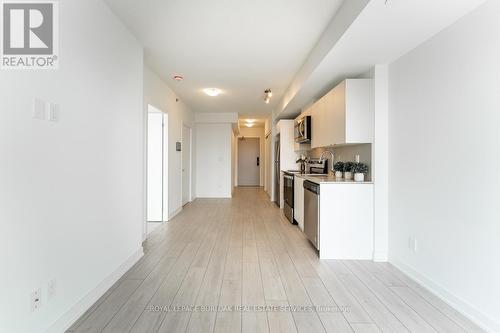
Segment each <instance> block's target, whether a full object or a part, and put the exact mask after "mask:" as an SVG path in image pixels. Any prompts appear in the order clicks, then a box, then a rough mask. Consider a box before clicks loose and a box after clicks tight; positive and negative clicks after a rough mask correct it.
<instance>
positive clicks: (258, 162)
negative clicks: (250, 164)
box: [257, 157, 260, 166]
mask: <svg viewBox="0 0 500 333" xmlns="http://www.w3.org/2000/svg"><path fill="white" fill-rule="evenodd" d="M259 165H260V158H259V157H257V166H259Z"/></svg>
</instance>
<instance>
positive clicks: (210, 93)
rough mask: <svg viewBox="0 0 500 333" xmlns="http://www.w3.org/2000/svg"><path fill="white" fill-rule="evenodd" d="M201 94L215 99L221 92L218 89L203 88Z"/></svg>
mask: <svg viewBox="0 0 500 333" xmlns="http://www.w3.org/2000/svg"><path fill="white" fill-rule="evenodd" d="M203 92H204V93H205V94H207V95H208V96H210V97H216V96H219V95H220V93H221V92H222V91H221V90H220V89H218V88H205V89H203Z"/></svg>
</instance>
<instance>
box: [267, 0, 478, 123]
mask: <svg viewBox="0 0 500 333" xmlns="http://www.w3.org/2000/svg"><path fill="white" fill-rule="evenodd" d="M484 2H485V0H411V1H408V0H406V1H400V0H388V1H387V2H386V1H385V0H371V1H370V2H369V3H368V4H367V6H366V7H364V8H363V10H362V11H361V13H360V14H359V15H358V17H356V19H355V20H354V21H353V22H352V24H351V25H350V26H349V27H348V29H346V31H345V32H344V33H343V35H342V37H341V38H340V39H339V40H338V41H333V42H332V41H325V43H328V42H331V43H333V44H332V45H329V46H328V49H329V50H330V51H329V52H328V53H326V54H325V55H324V58H323V59H322V60H320V61H318V62H317V64H316V66H315V67H314V68H311V70H310V71H309V73H307V75H305V74H303V75H302V77H301V81H300V82H299V83H297V84H296V86H295V87H294V90H292V91H291V89H289V91H287V93H286V96H287V98H285V99H284V100H282V101H281V103H280V104H279V106H278V108H277V114H276V115H277V116H278V117H280V118H283V117H284V118H290V117H294V116H296V115H297V114H298V113H300V110H301V108H303V107H304V106H306V105H308V104H310V103H311V102H313V101H314V100H316V99H318V98H320V97H321V96H322V95H323V94H325V93H326V92H327V91H328V90H329V89H331V88H333V87H334V86H335V85H336V84H338V83H339V82H340V81H342V80H343V79H345V78H353V77H356V76H359V75H360V74H363V73H365V72H367V71H368V70H370V69H371V68H372V67H373V66H374V65H375V64H390V63H391V62H393V61H394V60H396V59H398V58H399V57H401V56H402V55H404V54H405V53H407V52H409V51H410V50H412V49H413V48H415V47H417V46H418V45H420V44H421V43H423V42H425V41H426V40H428V39H429V38H431V37H432V36H434V35H435V34H437V33H438V32H440V31H441V30H443V29H445V28H446V27H448V26H449V25H451V24H453V23H454V22H455V21H456V20H458V19H459V18H460V17H462V16H464V15H466V14H467V13H469V12H471V11H472V10H474V9H475V8H477V7H478V6H479V5H481V4H482V3H484ZM319 44H320V43H318V46H322V47H323V48H324V49H326V48H327V47H326V46H324V45H319ZM318 46H317V47H318ZM317 47H316V48H317Z"/></svg>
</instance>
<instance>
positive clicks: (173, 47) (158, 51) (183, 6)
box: [105, 0, 343, 117]
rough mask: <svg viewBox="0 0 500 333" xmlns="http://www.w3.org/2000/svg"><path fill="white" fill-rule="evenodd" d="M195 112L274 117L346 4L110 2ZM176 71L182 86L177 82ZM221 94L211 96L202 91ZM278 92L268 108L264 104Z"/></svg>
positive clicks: (299, 0) (328, 0)
mask: <svg viewBox="0 0 500 333" xmlns="http://www.w3.org/2000/svg"><path fill="white" fill-rule="evenodd" d="M105 2H106V3H107V4H108V5H109V7H110V8H111V9H112V10H113V11H114V12H115V13H116V14H117V16H118V17H119V18H120V19H121V20H122V21H123V22H124V23H125V24H126V25H127V26H128V28H129V29H130V30H131V32H132V33H134V35H135V36H136V37H137V38H138V40H139V41H140V42H141V43H142V44H143V45H144V47H145V60H146V63H147V64H148V65H149V66H150V67H151V68H152V69H153V70H154V71H156V72H157V73H158V74H159V75H160V76H161V77H162V78H163V79H164V80H165V81H166V82H167V83H168V84H169V86H170V87H171V88H172V89H173V90H174V91H175V92H176V94H177V95H178V96H179V97H180V98H181V99H182V100H184V102H185V103H186V104H188V105H189V106H190V107H191V108H192V109H193V110H194V111H196V112H238V113H239V114H240V115H242V116H243V117H245V116H248V117H259V116H268V115H270V112H271V110H272V109H273V108H275V107H276V106H277V104H278V102H279V100H280V99H281V98H282V96H283V93H284V92H285V90H286V89H287V88H288V86H289V84H290V82H291V80H292V78H293V77H294V75H295V74H296V73H297V71H298V70H299V68H300V67H301V65H302V64H303V63H304V61H305V60H306V58H307V56H308V54H309V52H310V51H311V49H312V48H313V47H314V45H315V44H316V42H317V41H318V39H319V37H320V35H321V34H322V32H323V31H324V29H325V28H326V27H327V25H328V23H329V22H330V21H331V19H332V18H333V16H334V15H335V13H336V12H337V10H338V9H339V7H340V5H341V4H342V3H343V0H314V1H313V2H314V4H312V2H311V1H306V0H243V1H242V0H240V1H236V0H210V1H207V0H149V1H137V0H105ZM174 73H180V74H182V75H183V76H184V78H185V79H184V81H182V82H174V81H172V80H171V77H172V75H173V74H174ZM207 87H217V88H220V89H222V90H223V94H222V95H220V96H219V97H215V98H212V97H208V96H206V95H205V94H203V92H202V91H201V90H202V89H203V88H207ZM266 88H271V89H272V90H273V98H272V101H271V103H270V104H268V105H267V104H265V103H264V101H263V92H264V90H265V89H266Z"/></svg>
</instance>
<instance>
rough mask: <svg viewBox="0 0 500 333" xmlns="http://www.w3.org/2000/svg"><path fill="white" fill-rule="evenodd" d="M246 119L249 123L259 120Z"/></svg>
mask: <svg viewBox="0 0 500 333" xmlns="http://www.w3.org/2000/svg"><path fill="white" fill-rule="evenodd" d="M245 121H246V122H247V123H250V124H252V123H255V122H256V121H257V120H255V119H246V120H245Z"/></svg>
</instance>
